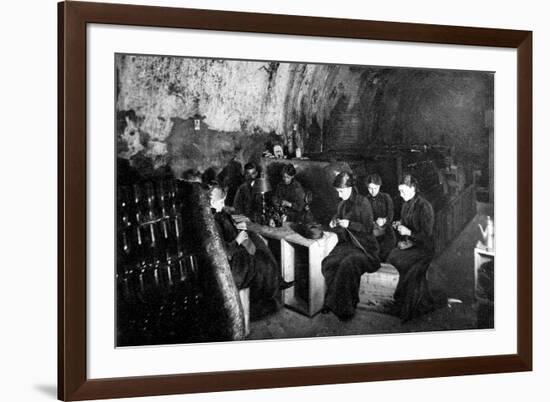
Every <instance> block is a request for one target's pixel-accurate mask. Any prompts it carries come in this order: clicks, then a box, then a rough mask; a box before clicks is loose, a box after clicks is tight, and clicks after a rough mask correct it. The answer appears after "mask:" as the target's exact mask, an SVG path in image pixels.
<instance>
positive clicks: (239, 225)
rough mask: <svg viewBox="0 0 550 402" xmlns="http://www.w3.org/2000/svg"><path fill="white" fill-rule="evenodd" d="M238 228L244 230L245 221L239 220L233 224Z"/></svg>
mask: <svg viewBox="0 0 550 402" xmlns="http://www.w3.org/2000/svg"><path fill="white" fill-rule="evenodd" d="M235 227H236V228H237V229H238V230H246V222H239V223H237V224H236V225H235Z"/></svg>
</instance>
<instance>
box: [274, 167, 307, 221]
mask: <svg viewBox="0 0 550 402" xmlns="http://www.w3.org/2000/svg"><path fill="white" fill-rule="evenodd" d="M281 175H282V179H283V180H282V181H281V182H280V183H279V184H278V185H277V188H276V189H275V202H276V203H278V204H279V205H280V206H281V207H283V208H284V211H285V214H286V216H287V218H288V220H289V221H291V222H298V221H300V220H301V218H302V213H303V211H304V205H305V193H304V189H303V188H302V185H301V184H300V182H298V181H297V180H296V179H294V176H296V169H295V168H294V166H293V165H292V164H287V165H285V166H284V167H283V169H282V172H281Z"/></svg>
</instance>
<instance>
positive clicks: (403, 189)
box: [388, 174, 435, 321]
mask: <svg viewBox="0 0 550 402" xmlns="http://www.w3.org/2000/svg"><path fill="white" fill-rule="evenodd" d="M399 193H400V195H401V198H403V200H404V201H405V202H404V203H403V206H402V207H401V221H399V222H394V227H395V228H396V230H397V232H398V233H399V235H400V241H399V242H398V243H397V247H395V248H394V249H393V250H392V251H391V252H390V255H389V256H388V262H389V263H390V264H392V265H393V266H394V267H395V268H396V269H397V270H398V271H399V282H398V283H397V288H396V289H395V293H394V295H393V298H394V301H395V305H394V307H395V313H396V314H397V315H399V317H400V318H401V320H402V321H408V320H410V319H412V318H415V317H417V316H419V315H422V314H424V313H427V312H429V311H431V310H433V309H434V307H435V306H434V299H433V297H432V295H431V294H430V291H429V289H428V281H427V279H426V272H427V271H428V267H429V266H430V262H431V261H432V258H433V256H434V239H433V225H434V211H433V208H432V206H431V204H430V203H429V202H428V201H427V200H426V199H425V198H424V197H422V196H421V195H419V194H418V182H417V181H416V179H415V178H414V177H413V176H412V175H410V174H406V175H404V176H403V178H402V179H401V181H400V184H399Z"/></svg>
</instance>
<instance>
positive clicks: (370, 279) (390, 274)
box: [359, 262, 399, 305]
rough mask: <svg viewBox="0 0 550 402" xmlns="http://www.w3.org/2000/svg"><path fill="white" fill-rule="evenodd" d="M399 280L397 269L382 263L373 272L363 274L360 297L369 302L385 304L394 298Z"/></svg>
mask: <svg viewBox="0 0 550 402" xmlns="http://www.w3.org/2000/svg"><path fill="white" fill-rule="evenodd" d="M398 281H399V272H398V271H397V269H396V268H395V267H394V266H393V265H391V264H387V263H384V262H383V263H382V266H381V267H380V269H379V270H378V271H376V272H374V273H372V274H363V276H362V277H361V285H360V287H359V299H360V301H361V302H365V303H367V304H371V305H372V304H375V305H376V304H383V303H384V302H387V301H389V300H392V299H393V293H394V292H395V288H396V287H397V282H398Z"/></svg>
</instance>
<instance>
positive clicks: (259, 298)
mask: <svg viewBox="0 0 550 402" xmlns="http://www.w3.org/2000/svg"><path fill="white" fill-rule="evenodd" d="M249 237H250V239H251V240H252V241H253V242H254V245H255V246H256V253H255V254H254V255H250V254H248V252H247V251H246V250H245V249H244V247H239V248H238V250H237V251H236V252H235V253H234V254H233V257H232V259H231V271H232V273H233V278H234V280H235V284H236V285H237V288H238V289H244V288H249V289H250V320H251V321H254V320H258V319H261V318H263V317H265V316H267V315H269V314H272V313H274V312H276V311H277V310H279V308H280V307H281V306H282V303H281V297H280V290H279V289H280V285H281V283H282V277H281V273H280V269H279V266H278V264H277V261H276V260H275V258H274V257H273V254H272V253H271V251H270V250H269V249H268V248H267V246H266V244H265V243H264V242H263V241H262V240H261V239H260V238H259V237H258V236H257V235H256V234H254V233H250V232H249Z"/></svg>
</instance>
